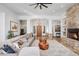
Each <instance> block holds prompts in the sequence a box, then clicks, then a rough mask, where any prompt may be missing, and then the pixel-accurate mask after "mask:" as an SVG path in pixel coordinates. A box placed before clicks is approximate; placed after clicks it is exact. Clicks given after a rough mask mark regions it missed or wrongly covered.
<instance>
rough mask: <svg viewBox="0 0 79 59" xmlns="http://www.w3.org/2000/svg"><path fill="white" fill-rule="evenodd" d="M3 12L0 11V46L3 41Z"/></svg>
mask: <svg viewBox="0 0 79 59" xmlns="http://www.w3.org/2000/svg"><path fill="white" fill-rule="evenodd" d="M4 16H5V13H0V46H1V43H2V42H4V41H5V18H4Z"/></svg>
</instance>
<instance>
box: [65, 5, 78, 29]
mask: <svg viewBox="0 0 79 59" xmlns="http://www.w3.org/2000/svg"><path fill="white" fill-rule="evenodd" d="M66 16H67V17H66V19H67V20H66V22H67V28H79V4H75V5H73V6H72V7H70V8H69V9H68V10H67V14H66Z"/></svg>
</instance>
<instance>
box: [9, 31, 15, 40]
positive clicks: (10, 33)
mask: <svg viewBox="0 0 79 59" xmlns="http://www.w3.org/2000/svg"><path fill="white" fill-rule="evenodd" d="M12 37H14V34H13V32H12V31H8V39H11V38H12Z"/></svg>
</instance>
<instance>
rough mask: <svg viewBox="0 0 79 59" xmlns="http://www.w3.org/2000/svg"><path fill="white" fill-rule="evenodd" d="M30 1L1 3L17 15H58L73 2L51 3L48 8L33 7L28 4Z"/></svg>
mask: <svg viewBox="0 0 79 59" xmlns="http://www.w3.org/2000/svg"><path fill="white" fill-rule="evenodd" d="M30 4H32V3H3V4H2V5H4V6H5V7H7V8H8V9H10V10H12V11H13V12H15V13H16V14H18V15H27V16H29V15H44V16H60V15H62V14H64V13H65V12H66V10H67V9H68V8H69V7H71V6H72V5H73V3H53V4H49V5H47V6H48V8H44V7H43V8H42V9H41V10H40V8H38V7H37V8H36V9H35V8H34V7H35V6H29V5H30Z"/></svg>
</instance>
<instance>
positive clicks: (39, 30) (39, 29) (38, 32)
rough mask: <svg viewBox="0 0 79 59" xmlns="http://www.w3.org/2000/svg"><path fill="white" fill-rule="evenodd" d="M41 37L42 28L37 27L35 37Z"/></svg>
mask: <svg viewBox="0 0 79 59" xmlns="http://www.w3.org/2000/svg"><path fill="white" fill-rule="evenodd" d="M41 36H42V26H41V25H38V26H37V37H41Z"/></svg>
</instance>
